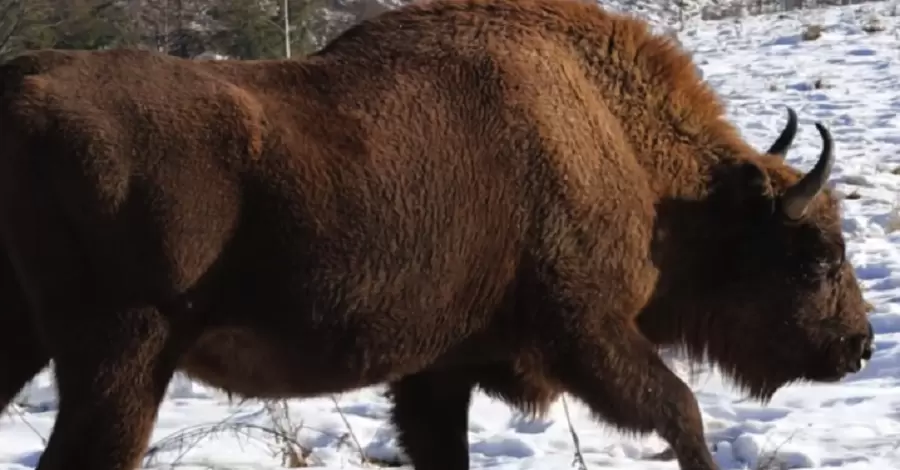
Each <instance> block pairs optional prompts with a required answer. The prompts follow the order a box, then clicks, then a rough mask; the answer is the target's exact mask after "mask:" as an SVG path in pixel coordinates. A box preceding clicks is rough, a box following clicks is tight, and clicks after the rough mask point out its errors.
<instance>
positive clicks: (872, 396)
mask: <svg viewBox="0 0 900 470" xmlns="http://www.w3.org/2000/svg"><path fill="white" fill-rule="evenodd" d="M866 10H875V11H878V12H881V17H882V18H881V19H882V22H883V24H884V26H885V30H884V31H882V32H878V33H875V34H867V33H865V32H863V31H862V30H861V25H862V24H864V23H865V22H866V19H867V16H868V15H867V13H866V12H865V11H866ZM893 10H894V8H893V7H892V5H890V4H887V3H880V4H869V5H866V6H862V7H859V6H857V7H845V8H835V9H828V10H806V11H803V12H800V13H790V14H787V15H781V16H780V17H768V18H766V17H760V18H749V19H745V20H742V21H740V22H735V21H734V20H725V21H721V22H715V23H706V24H692V25H690V26H689V27H688V28H687V29H686V30H685V32H684V34H683V35H682V40H683V42H684V43H685V45H686V46H687V47H689V48H691V49H693V50H694V51H695V52H696V59H697V61H698V62H699V63H700V64H701V67H702V68H703V69H704V73H705V76H706V78H707V79H708V80H709V81H710V82H711V83H712V84H713V85H714V86H715V87H716V88H717V89H718V90H719V91H720V92H721V93H722V95H723V96H724V98H725V99H726V100H727V101H728V104H729V115H730V117H731V118H732V119H734V120H735V121H736V122H737V123H738V124H739V127H740V128H741V129H742V131H743V132H744V133H745V135H746V136H747V138H748V139H749V140H750V141H751V142H752V143H753V144H754V145H757V146H758V147H759V148H765V147H766V146H768V144H769V143H770V142H771V140H772V139H773V138H774V137H775V136H776V135H777V134H778V132H779V130H780V129H781V126H782V125H783V124H784V120H785V110H784V107H783V105H790V106H793V107H794V108H795V109H796V110H797V111H798V114H799V116H800V119H801V121H800V123H801V127H800V133H799V136H798V139H797V143H796V146H795V149H794V151H793V152H792V153H791V154H790V157H789V159H790V161H791V162H792V163H794V164H797V165H799V166H800V167H802V168H809V167H811V165H812V163H813V161H814V159H815V158H816V156H817V155H818V153H819V150H820V147H819V146H820V140H819V137H818V135H817V133H816V131H815V128H814V127H813V126H812V122H813V121H814V120H822V121H824V122H825V123H826V124H827V125H828V126H829V127H830V129H831V130H832V132H833V134H834V137H835V139H836V153H837V163H836V165H835V170H834V180H835V182H836V183H837V186H838V188H839V189H840V190H841V191H842V192H843V193H845V194H848V195H851V197H850V198H848V199H847V200H845V204H844V207H845V218H844V229H845V232H846V236H847V238H848V245H849V252H850V256H851V259H852V262H853V263H855V265H856V267H857V270H858V275H859V277H860V280H861V282H862V283H863V284H864V287H865V292H866V295H867V296H868V298H869V299H870V300H871V301H872V302H873V304H874V305H876V307H877V309H876V311H875V312H874V313H873V317H872V322H873V324H874V326H875V329H876V333H877V352H876V354H875V357H874V359H873V360H872V362H871V363H870V365H869V367H868V368H867V369H865V370H863V371H862V372H860V373H859V374H857V375H855V376H853V377H849V378H847V379H846V380H845V381H844V382H842V383H840V384H833V385H828V386H825V385H797V386H791V387H788V388H786V389H783V390H781V391H780V392H779V393H778V394H777V395H776V396H775V398H774V400H773V401H772V402H771V403H770V404H769V405H768V406H762V405H760V404H758V403H755V402H752V401H745V400H743V397H741V396H739V395H737V394H735V393H733V392H732V391H731V390H730V389H729V388H728V386H727V385H726V384H724V383H723V382H722V381H721V379H720V376H719V375H718V374H716V373H714V372H708V371H704V372H701V373H699V374H697V375H694V376H693V377H692V378H691V376H690V375H689V374H688V372H687V369H686V368H684V367H683V366H682V364H681V363H679V362H678V361H674V362H673V365H674V367H676V368H677V369H679V370H680V371H681V374H682V376H683V377H686V378H691V380H690V381H691V383H692V385H693V387H694V390H695V391H696V393H697V397H698V399H699V401H700V403H701V406H702V409H703V415H704V419H705V423H706V427H707V430H708V437H709V443H710V445H711V446H713V448H714V451H715V455H716V458H717V460H718V462H719V463H720V465H721V466H722V468H723V469H744V468H750V469H756V468H765V469H766V470H769V469H786V468H834V467H841V468H853V469H866V470H888V469H900V447H898V446H900V215H895V214H900V211H895V205H897V204H900V200H898V194H900V130H898V127H900V61H898V59H900V20H898V18H895V17H893V16H891V15H892V12H893ZM809 23H816V24H820V25H822V26H824V27H825V30H824V34H823V35H822V37H821V38H819V39H818V40H815V41H810V42H803V41H800V40H799V34H800V32H801V31H802V29H803V25H805V24H809ZM817 82H818V83H819V84H820V85H821V86H816V83H817ZM380 391H381V390H380V389H377V388H372V389H365V390H360V391H356V392H353V393H347V394H345V395H343V396H340V397H337V402H335V401H333V400H332V398H331V397H323V398H319V399H310V400H303V401H299V400H297V401H292V402H290V410H289V414H290V418H291V420H292V422H293V425H294V426H295V427H298V428H299V431H298V432H297V434H296V436H295V438H296V440H297V441H298V442H299V443H300V444H302V445H303V446H304V447H305V448H307V449H309V450H310V451H311V453H310V455H309V456H308V458H309V463H310V464H312V465H313V466H318V467H321V468H327V469H329V470H336V469H343V468H354V467H359V466H360V459H359V452H358V450H355V449H356V447H355V446H356V442H358V443H359V444H360V445H361V446H362V447H363V448H364V449H365V452H366V453H367V454H368V455H370V456H372V457H376V458H381V459H388V460H391V459H396V458H397V444H396V441H395V436H394V434H393V431H392V429H391V428H390V426H389V425H388V424H387V422H386V417H387V414H388V411H389V403H388V402H387V401H386V400H385V399H384V398H383V397H382V396H381V395H380ZM22 400H23V403H24V404H25V406H21V407H18V408H17V409H16V410H13V412H12V413H10V414H9V415H7V416H5V417H3V418H2V419H0V470H11V469H25V468H33V467H34V466H35V464H36V460H37V456H38V455H39V454H40V451H41V449H42V448H43V443H42V439H44V438H46V436H48V435H49V431H50V429H51V426H52V423H53V419H54V415H55V408H54V402H55V395H54V392H53V389H52V384H51V381H50V378H49V376H48V375H46V374H44V375H41V376H40V377H39V378H38V379H36V380H35V382H34V383H33V384H32V385H31V386H30V387H29V389H28V390H26V392H25V393H23V399H22ZM336 403H337V404H338V405H339V409H340V410H341V411H343V416H342V415H341V414H340V413H338V411H337V409H338V408H337V407H336V406H335V404H336ZM568 404H569V408H570V413H571V415H572V421H573V423H574V427H575V429H576V431H577V432H578V434H579V436H580V440H581V445H582V450H583V452H584V457H585V459H586V461H587V465H588V467H589V468H591V469H597V468H619V469H626V470H627V469H641V470H647V469H675V468H677V465H676V464H675V463H674V462H651V461H648V460H646V458H645V457H646V456H648V455H650V454H653V453H656V452H659V451H661V450H663V449H664V448H665V445H664V444H663V442H662V441H661V440H660V439H659V438H657V437H655V436H653V437H646V438H640V439H639V438H625V437H623V436H621V435H619V434H617V433H616V432H615V431H612V430H610V429H609V428H605V427H604V426H602V425H599V424H597V423H595V422H593V421H592V420H591V419H590V418H589V416H588V414H587V413H586V410H585V408H583V407H582V406H581V405H580V404H579V403H577V402H575V401H573V400H570V401H569V402H568ZM344 418H346V420H347V421H348V422H349V428H350V429H352V431H353V436H352V437H351V436H348V426H347V423H345V421H344ZM223 423H224V424H223ZM271 423H272V419H271V414H270V413H266V412H264V410H262V405H261V404H259V403H245V404H238V403H230V402H229V401H228V400H227V397H225V396H224V395H223V394H221V393H219V392H216V391H214V390H207V389H204V388H202V387H199V386H197V385H196V384H191V383H190V382H187V381H186V380H184V379H182V378H179V379H178V380H177V381H176V382H175V383H173V385H172V387H171V389H170V391H169V395H168V398H167V400H166V401H165V403H164V405H163V407H162V410H161V412H160V415H159V421H158V425H157V427H156V430H155V432H154V435H153V442H154V443H157V445H158V447H159V449H160V451H159V452H157V453H155V454H154V455H153V458H152V459H148V461H147V462H146V464H147V466H148V467H150V466H154V465H155V466H159V467H161V468H171V465H172V464H173V463H176V462H177V463H179V464H180V466H184V468H196V469H205V468H229V469H250V468H254V469H274V468H280V467H281V465H282V461H281V458H280V456H279V450H278V445H277V444H276V439H275V437H273V435H271V433H267V432H265V431H261V430H260V429H266V428H272V424H271ZM216 424H219V425H220V427H221V428H222V429H220V430H219V431H218V432H216V433H214V434H212V435H206V436H205V437H202V438H201V439H199V440H197V439H196V438H197V434H200V435H202V434H204V433H203V432H197V430H198V428H197V426H200V427H201V428H199V429H200V430H201V431H202V429H203V428H202V427H203V426H207V427H208V426H213V425H216ZM185 431H189V433H188V434H187V435H186V436H182V437H181V438H171V436H173V435H178V434H179V433H182V434H183V433H184V432H185ZM469 437H470V440H471V447H470V450H471V455H472V459H473V462H474V468H493V469H496V470H512V469H540V470H554V469H566V468H570V467H571V466H572V460H573V444H572V440H571V439H570V436H569V430H568V425H567V423H566V419H565V413H564V410H563V405H562V403H557V404H556V405H555V407H554V408H553V411H552V413H551V415H550V416H549V418H548V419H546V420H544V421H539V422H530V421H527V420H524V419H522V417H520V416H518V415H516V414H515V413H513V412H512V411H511V410H510V409H509V408H507V407H506V406H504V405H503V404H501V403H497V402H493V401H491V400H489V399H487V398H486V397H485V396H483V395H478V396H477V398H476V399H475V401H474V404H473V407H472V410H471V425H470V429H469ZM773 452H774V453H776V455H775V458H774V459H773V458H772V453H773ZM773 462H774V464H773Z"/></svg>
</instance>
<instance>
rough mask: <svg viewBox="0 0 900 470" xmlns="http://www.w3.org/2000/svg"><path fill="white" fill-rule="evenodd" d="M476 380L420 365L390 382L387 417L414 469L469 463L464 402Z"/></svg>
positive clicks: (456, 469)
mask: <svg viewBox="0 0 900 470" xmlns="http://www.w3.org/2000/svg"><path fill="white" fill-rule="evenodd" d="M474 386H475V383H474V381H473V379H472V377H471V376H470V375H469V374H466V373H464V372H462V371H455V370H441V371H424V372H420V373H417V374H414V375H410V376H407V377H404V378H402V379H400V380H398V381H396V382H393V383H391V385H390V388H389V392H390V393H389V395H390V396H391V398H392V399H393V401H394V409H393V413H392V419H393V422H394V426H395V427H396V428H397V432H398V434H399V436H400V437H399V440H400V445H401V446H402V447H403V449H404V451H405V452H406V454H407V455H408V456H409V458H410V460H412V464H413V468H415V469H416V470H468V469H469V441H468V426H469V403H470V400H471V397H472V389H473V388H474Z"/></svg>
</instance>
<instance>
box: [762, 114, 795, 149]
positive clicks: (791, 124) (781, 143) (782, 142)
mask: <svg viewBox="0 0 900 470" xmlns="http://www.w3.org/2000/svg"><path fill="white" fill-rule="evenodd" d="M787 112H788V121H787V124H785V125H784V130H782V131H781V135H779V136H778V138H777V139H775V143H773V144H772V146H771V147H769V150H768V151H767V152H766V153H768V154H769V155H778V156H780V157H781V158H784V157H785V156H787V151H788V149H790V148H791V144H793V143H794V136H796V135H797V113H796V112H795V111H794V109H793V108H791V107H790V106H788V107H787Z"/></svg>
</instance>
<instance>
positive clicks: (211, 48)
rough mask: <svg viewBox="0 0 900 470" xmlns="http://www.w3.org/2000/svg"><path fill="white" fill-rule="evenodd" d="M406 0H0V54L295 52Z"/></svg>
mask: <svg viewBox="0 0 900 470" xmlns="http://www.w3.org/2000/svg"><path fill="white" fill-rule="evenodd" d="M412 1H416V0H0V60H3V59H4V58H5V57H9V56H11V55H13V54H16V53H18V52H20V51H23V50H27V49H34V48H43V47H54V48H63V49H73V48H74V49H105V48H114V47H138V48H144V49H152V50H156V51H160V52H164V53H167V54H172V55H176V56H180V57H186V58H195V57H201V56H202V57H231V58H240V59H260V58H274V57H286V56H291V57H297V56H303V55H306V54H309V53H311V52H313V51H315V50H317V49H319V48H321V47H322V46H323V45H324V44H325V43H327V42H328V41H329V40H331V39H332V38H334V37H335V36H336V35H338V34H340V33H341V32H343V31H344V30H345V29H346V28H348V27H350V26H352V25H353V24H355V23H357V22H359V21H361V20H362V19H365V18H368V17H371V16H375V15H377V14H379V13H381V12H384V11H386V10H388V9H392V8H396V7H398V6H400V5H403V4H405V3H410V2H412ZM588 1H592V0H588ZM599 2H600V3H601V4H603V5H608V6H610V7H613V8H616V9H619V10H624V11H630V12H634V13H636V14H639V15H641V16H645V17H650V18H651V19H661V20H664V21H665V22H667V23H670V24H677V23H679V22H683V21H684V20H685V19H686V17H698V16H699V17H703V18H709V19H712V18H723V17H729V16H741V15H748V14H750V15H752V14H757V13H768V12H774V11H786V10H793V9H797V8H809V7H816V6H824V5H833V4H847V3H860V2H861V0H599ZM285 12H287V14H286V15H285ZM285 23H287V32H288V33H289V34H287V35H286V34H285V33H286V31H285V29H286V28H285ZM286 38H287V39H288V40H287V41H286Z"/></svg>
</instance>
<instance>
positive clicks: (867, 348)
mask: <svg viewBox="0 0 900 470" xmlns="http://www.w3.org/2000/svg"><path fill="white" fill-rule="evenodd" d="M860 357H862V358H863V359H865V360H867V361H868V360H869V359H872V344H871V343H869V342H866V343H865V345H864V346H863V350H862V354H861V355H860Z"/></svg>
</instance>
